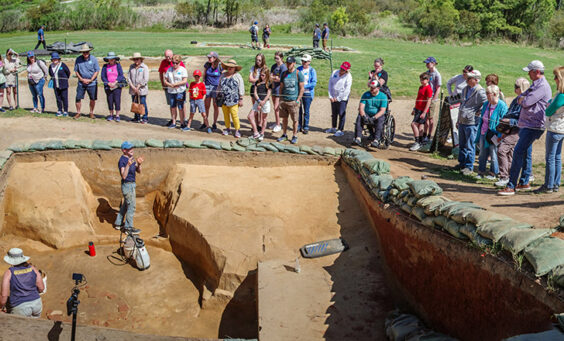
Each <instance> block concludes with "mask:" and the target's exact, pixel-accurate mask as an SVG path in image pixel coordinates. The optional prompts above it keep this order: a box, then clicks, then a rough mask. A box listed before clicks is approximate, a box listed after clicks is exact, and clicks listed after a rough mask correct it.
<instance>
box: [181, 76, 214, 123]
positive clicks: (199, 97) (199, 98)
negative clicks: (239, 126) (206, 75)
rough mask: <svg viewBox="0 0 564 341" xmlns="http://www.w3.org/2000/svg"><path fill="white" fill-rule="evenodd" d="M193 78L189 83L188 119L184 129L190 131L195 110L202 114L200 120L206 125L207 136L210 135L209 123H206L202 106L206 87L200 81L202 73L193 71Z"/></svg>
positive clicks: (204, 109)
mask: <svg viewBox="0 0 564 341" xmlns="http://www.w3.org/2000/svg"><path fill="white" fill-rule="evenodd" d="M192 75H193V76H194V81H193V82H191V83H190V88H189V92H190V118H189V119H188V123H187V124H186V128H187V129H188V130H190V126H191V125H192V119H193V118H194V114H196V109H198V111H199V112H200V114H202V119H203V121H204V124H205V125H206V128H207V131H208V134H211V132H212V131H211V128H210V123H209V122H208V115H207V113H206V108H205V104H204V96H205V95H206V86H205V84H204V82H202V81H201V77H202V71H200V70H194V73H193V74H192Z"/></svg>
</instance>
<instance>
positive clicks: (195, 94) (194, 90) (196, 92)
mask: <svg viewBox="0 0 564 341" xmlns="http://www.w3.org/2000/svg"><path fill="white" fill-rule="evenodd" d="M189 93H190V99H202V98H204V96H205V95H206V85H205V84H204V82H199V83H196V82H192V83H190V88H189Z"/></svg>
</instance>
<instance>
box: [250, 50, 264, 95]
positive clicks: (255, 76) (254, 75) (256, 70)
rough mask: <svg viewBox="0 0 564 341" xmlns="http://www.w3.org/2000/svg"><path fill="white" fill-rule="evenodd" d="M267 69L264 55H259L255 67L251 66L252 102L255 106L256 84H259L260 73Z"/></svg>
mask: <svg viewBox="0 0 564 341" xmlns="http://www.w3.org/2000/svg"><path fill="white" fill-rule="evenodd" d="M265 68H266V59H265V58H264V55H263V54H262V53H259V54H257V55H256V57H255V65H253V66H251V72H250V74H249V82H250V83H251V91H250V95H251V101H252V102H253V105H254V104H255V97H254V96H253V94H254V93H255V83H256V82H258V80H259V77H260V73H261V71H262V70H264V69H265Z"/></svg>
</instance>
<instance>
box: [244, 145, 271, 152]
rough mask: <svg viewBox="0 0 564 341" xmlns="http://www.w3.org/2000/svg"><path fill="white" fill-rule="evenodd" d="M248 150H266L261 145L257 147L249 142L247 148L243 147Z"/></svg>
mask: <svg viewBox="0 0 564 341" xmlns="http://www.w3.org/2000/svg"><path fill="white" fill-rule="evenodd" d="M245 149H246V150H247V151H248V152H266V149H264V148H262V147H257V146H256V145H254V144H251V145H250V146H248V147H247V148H245Z"/></svg>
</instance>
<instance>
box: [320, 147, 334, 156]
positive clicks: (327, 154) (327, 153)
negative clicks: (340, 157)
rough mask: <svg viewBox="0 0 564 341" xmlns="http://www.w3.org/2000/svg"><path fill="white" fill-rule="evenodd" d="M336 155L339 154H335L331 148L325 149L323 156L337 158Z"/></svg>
mask: <svg viewBox="0 0 564 341" xmlns="http://www.w3.org/2000/svg"><path fill="white" fill-rule="evenodd" d="M336 155H337V154H335V149H333V148H331V147H325V148H323V156H336Z"/></svg>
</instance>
